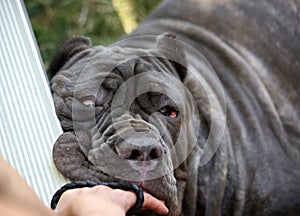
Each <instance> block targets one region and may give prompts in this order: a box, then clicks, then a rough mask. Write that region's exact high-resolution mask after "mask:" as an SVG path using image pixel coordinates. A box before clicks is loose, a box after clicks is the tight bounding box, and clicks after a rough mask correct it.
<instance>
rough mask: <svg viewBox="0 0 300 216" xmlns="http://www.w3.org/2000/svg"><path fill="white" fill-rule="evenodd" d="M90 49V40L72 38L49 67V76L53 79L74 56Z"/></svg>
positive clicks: (57, 53) (60, 49)
mask: <svg viewBox="0 0 300 216" xmlns="http://www.w3.org/2000/svg"><path fill="white" fill-rule="evenodd" d="M90 47H91V40H90V39H89V38H86V37H82V36H73V37H71V38H70V39H69V40H67V41H66V42H65V43H64V44H63V45H62V46H61V47H60V48H59V49H58V50H57V52H56V54H55V55H54V57H53V59H52V61H51V63H50V65H49V68H48V74H49V75H50V76H51V77H53V76H54V75H55V74H56V73H57V72H58V71H59V70H60V69H61V68H62V67H63V66H64V64H65V63H66V62H67V61H68V60H69V59H70V58H71V57H72V56H74V55H75V54H77V53H79V52H81V51H83V50H86V49H88V48H90Z"/></svg>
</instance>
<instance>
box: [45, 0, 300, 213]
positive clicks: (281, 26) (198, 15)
mask: <svg viewBox="0 0 300 216" xmlns="http://www.w3.org/2000/svg"><path fill="white" fill-rule="evenodd" d="M299 21H300V3H299V2H298V1H295V0H266V1H254V0H249V1H237V0H219V1H216V0H165V1H163V2H162V3H161V4H160V5H159V6H158V7H157V8H156V9H155V10H154V11H153V12H152V13H151V14H150V15H149V16H148V17H147V18H146V19H145V20H144V21H143V22H142V23H141V24H140V25H139V26H138V27H137V28H136V29H135V30H134V31H133V32H132V33H131V34H129V35H126V36H124V38H123V39H122V40H120V41H117V42H116V43H114V44H112V45H110V46H108V47H103V46H92V44H91V41H90V39H89V38H86V37H82V36H74V37H72V38H71V39H69V40H68V41H67V42H65V44H63V45H62V46H61V48H60V49H59V50H58V52H57V54H56V55H55V56H54V58H53V61H52V63H51V65H50V67H49V72H50V73H51V74H52V75H53V78H52V80H51V89H52V92H53V98H54V104H55V108H56V113H57V116H58V118H59V120H60V122H61V126H62V128H63V131H64V133H63V134H62V135H61V136H60V137H59V138H58V140H57V141H56V143H55V145H54V148H53V159H54V163H55V165H56V167H57V168H58V170H59V171H60V172H61V173H62V174H63V175H64V176H65V177H67V178H69V179H70V180H93V181H123V180H125V181H131V182H133V183H136V184H137V185H139V186H140V187H142V188H143V190H144V191H146V192H148V193H150V194H152V195H153V196H155V197H157V198H158V199H160V200H164V201H165V203H166V205H167V207H168V208H169V210H170V211H169V214H168V215H170V216H179V215H181V216H192V215H297V214H300V198H299V197H300V184H299V182H300V86H299V82H300V73H299V71H300V58H299V56H300V43H299V38H300V25H299ZM137 215H147V216H151V215H155V214H154V213H153V212H150V211H140V212H138V213H137Z"/></svg>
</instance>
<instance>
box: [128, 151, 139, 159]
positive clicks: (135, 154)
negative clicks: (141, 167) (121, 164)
mask: <svg viewBox="0 0 300 216" xmlns="http://www.w3.org/2000/svg"><path fill="white" fill-rule="evenodd" d="M140 156H141V154H140V151H139V150H132V151H131V154H130V156H129V157H128V158H126V159H128V160H139V158H140Z"/></svg>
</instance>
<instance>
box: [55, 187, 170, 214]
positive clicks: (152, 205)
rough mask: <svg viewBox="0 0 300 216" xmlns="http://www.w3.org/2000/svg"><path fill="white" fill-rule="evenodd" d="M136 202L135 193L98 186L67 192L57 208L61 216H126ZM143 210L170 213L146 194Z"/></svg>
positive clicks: (162, 204) (160, 203)
mask: <svg viewBox="0 0 300 216" xmlns="http://www.w3.org/2000/svg"><path fill="white" fill-rule="evenodd" d="M135 202H136V195H135V194H134V193H133V192H130V191H124V190H120V189H112V188H110V187H107V186H104V185H98V186H95V187H92V188H80V189H72V190H68V191H66V192H65V193H63V194H62V196H61V198H60V200H59V202H58V204H57V206H56V212H57V214H58V215H59V216H81V215H84V216H99V215H101V216H124V215H125V214H126V212H127V211H128V210H129V209H130V208H131V207H132V206H133V205H134V204H135ZM143 208H144V209H149V210H152V211H154V212H155V213H157V214H167V213H168V209H167V207H166V206H165V205H164V203H163V201H160V200H158V199H156V198H154V197H153V196H151V195H150V194H148V193H145V192H144V204H143Z"/></svg>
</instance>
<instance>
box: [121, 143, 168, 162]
mask: <svg viewBox="0 0 300 216" xmlns="http://www.w3.org/2000/svg"><path fill="white" fill-rule="evenodd" d="M124 151H126V150H124ZM162 153H163V151H162V149H161V148H160V147H153V146H152V148H151V147H150V148H149V146H148V147H139V149H132V150H131V151H128V149H127V153H126V154H125V153H124V152H123V154H120V152H119V155H120V156H121V155H123V158H124V159H127V160H136V161H145V160H154V159H157V158H159V157H161V156H162Z"/></svg>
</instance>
